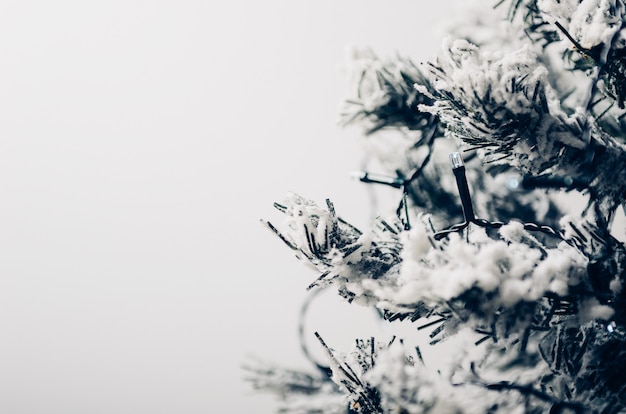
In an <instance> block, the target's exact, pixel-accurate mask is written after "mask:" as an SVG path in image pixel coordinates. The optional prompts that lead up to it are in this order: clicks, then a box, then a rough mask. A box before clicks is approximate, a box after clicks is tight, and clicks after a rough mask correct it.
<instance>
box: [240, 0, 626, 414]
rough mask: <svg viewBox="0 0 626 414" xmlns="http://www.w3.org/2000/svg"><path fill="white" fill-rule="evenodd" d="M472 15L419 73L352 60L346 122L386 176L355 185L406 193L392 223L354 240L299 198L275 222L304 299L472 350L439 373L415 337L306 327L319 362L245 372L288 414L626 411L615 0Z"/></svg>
mask: <svg viewBox="0 0 626 414" xmlns="http://www.w3.org/2000/svg"><path fill="white" fill-rule="evenodd" d="M474 7H475V11H476V13H475V16H474V17H471V16H470V15H469V14H465V15H464V21H465V23H464V24H455V25H453V28H452V29H451V30H450V33H449V35H450V36H449V38H448V40H446V41H445V42H444V45H443V47H442V52H441V53H440V54H439V55H438V56H437V57H436V58H434V59H433V60H432V61H430V62H427V63H423V64H419V65H418V64H415V63H413V62H412V61H411V60H410V59H408V58H404V57H394V58H391V59H386V60H385V59H379V58H378V57H376V56H375V55H374V54H373V53H372V52H371V51H367V50H366V51H361V52H358V53H355V54H354V56H353V65H352V66H353V69H354V70H353V78H354V90H353V95H352V96H350V97H349V98H348V99H347V100H346V103H345V110H344V112H343V113H342V121H343V123H345V124H355V123H359V124H361V125H362V126H363V127H364V131H365V139H366V140H367V141H368V142H369V143H372V142H374V143H376V145H370V148H375V150H373V152H374V155H376V156H377V157H378V161H379V162H378V164H377V165H378V168H384V169H385V171H368V172H363V173H362V174H361V175H360V178H361V181H363V182H364V183H368V185H387V186H391V187H395V188H397V189H398V200H399V205H398V208H397V210H396V211H395V214H391V215H390V217H386V218H379V219H377V220H376V221H375V222H374V223H373V225H372V228H371V230H368V231H362V230H359V229H357V228H356V227H354V226H352V225H350V224H349V222H348V221H346V220H344V219H343V218H342V217H340V216H339V214H338V212H336V211H335V208H334V206H333V204H332V202H331V201H327V203H326V205H325V206H318V205H316V204H315V203H313V202H311V201H309V200H306V199H304V198H302V197H300V196H298V195H295V194H290V195H289V196H288V197H287V199H286V200H284V201H283V202H280V203H276V208H277V209H278V210H280V212H282V213H284V217H285V223H284V224H283V225H276V226H275V225H273V224H271V223H269V222H267V223H266V224H267V226H268V227H269V228H270V229H271V230H272V231H273V232H274V233H275V234H276V235H277V236H278V237H279V238H280V239H282V241H283V242H284V243H285V244H286V245H287V246H288V247H289V248H290V249H292V250H293V251H294V252H295V254H296V255H297V256H298V257H299V258H300V259H302V260H305V261H308V262H310V263H311V264H313V265H314V266H315V267H316V268H317V270H318V271H319V273H320V275H319V277H318V278H317V279H316V280H314V281H313V282H312V283H311V284H310V286H309V289H312V290H315V289H321V288H324V287H328V288H333V289H336V290H337V291H338V292H339V294H340V295H341V296H343V297H344V298H345V299H346V300H348V301H349V302H351V303H353V304H355V306H359V305H360V306H370V307H374V308H376V309H377V310H378V311H379V313H380V315H381V318H383V319H385V320H387V321H394V320H401V321H403V323H406V324H413V325H415V327H416V329H418V328H420V329H424V328H428V329H430V330H431V333H430V337H431V340H432V342H431V344H430V345H426V346H433V347H437V346H440V344H441V343H443V342H445V341H446V340H449V339H450V338H454V337H462V338H464V341H465V343H467V342H468V341H469V344H466V345H465V346H462V347H458V348H457V351H456V352H455V354H454V356H455V359H454V360H453V361H451V363H449V364H448V365H446V366H441V367H437V368H436V369H435V368H433V366H432V365H429V363H428V361H424V360H423V358H422V353H421V352H420V346H422V347H423V346H424V345H423V344H413V343H410V342H409V341H405V340H403V339H402V338H393V339H391V340H390V341H389V340H387V341H380V340H377V339H375V338H365V339H357V340H356V343H355V347H354V349H351V350H334V349H333V348H332V344H331V343H328V344H327V343H326V340H325V338H322V337H321V336H319V335H318V334H316V336H317V340H318V342H319V346H321V347H322V348H323V349H324V350H325V351H326V353H327V356H328V360H327V363H326V365H324V364H319V363H318V364H317V365H318V369H317V370H312V371H311V372H299V371H290V370H286V369H281V368H279V367H276V366H273V365H270V364H268V365H256V366H252V367H248V368H247V369H248V376H249V379H250V381H251V382H252V384H253V386H254V387H256V388H258V389H263V390H268V391H274V392H277V393H278V394H279V395H281V396H282V397H283V399H284V404H283V408H282V409H281V410H282V412H286V413H346V412H348V413H500V412H510V413H607V414H608V413H623V412H626V286H625V284H626V249H625V247H624V245H623V243H621V242H620V241H618V239H616V238H615V237H614V236H613V235H612V232H614V231H615V229H614V228H613V227H614V226H613V219H614V216H615V213H616V210H617V209H618V208H624V203H625V199H626V198H625V197H626V145H625V142H624V141H625V138H626V108H625V106H626V104H625V103H626V28H625V27H624V26H625V24H626V4H625V2H624V1H623V0H508V1H505V0H503V1H500V2H499V3H498V4H488V3H487V2H482V3H481V4H478V3H476V4H475V5H474ZM468 22H469V23H468ZM391 131H394V132H395V134H396V135H395V138H396V139H394V140H388V139H387V137H388V135H389V134H390V132H391ZM398 134H399V135H398ZM398 136H400V137H401V139H397V137H398ZM374 173H376V174H374ZM568 192H579V193H581V194H583V195H584V197H585V198H586V203H587V204H586V207H585V208H584V209H581V211H577V210H576V209H575V208H571V206H563V204H560V203H559V202H558V198H559V197H560V195H562V194H563V193H568ZM344 217H345V216H344ZM461 342H463V341H461Z"/></svg>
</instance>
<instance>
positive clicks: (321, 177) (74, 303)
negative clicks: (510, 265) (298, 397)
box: [0, 0, 453, 414]
mask: <svg viewBox="0 0 626 414" xmlns="http://www.w3.org/2000/svg"><path fill="white" fill-rule="evenodd" d="M428 3H429V4H432V3H431V2H428ZM439 3H440V4H439V5H438V6H436V10H433V7H434V6H428V7H427V6H425V5H426V2H423V1H417V0H393V1H386V2H385V1H373V0H340V1H329V0H325V1H288V0H267V1H251V0H248V1H230V2H217V1H212V0H211V1H209V0H205V1H199V0H183V1H176V2H174V1H147V0H145V1H141V0H124V1H119V0H109V1H106V2H104V1H103V2H89V1H69V0H59V1H29V0H19V1H9V0H5V1H3V2H2V3H1V4H0V412H1V413H8V414H34V413H59V414H61V413H63V414H74V413H75V414H78V413H81V414H82V413H115V414H125V413H129V414H130V413H151V414H161V413H162V414H165V413H185V414H196V413H218V412H219V413H243V412H255V413H269V412H272V410H273V407H274V402H273V400H272V399H271V398H269V397H267V396H264V395H261V396H257V395H254V394H253V393H251V391H250V388H249V387H248V386H247V384H245V383H244V382H243V381H242V380H241V378H242V377H243V376H244V372H243V371H242V370H241V365H242V364H243V363H244V361H245V357H246V355H248V354H253V355H258V356H260V357H264V358H267V359H269V360H273V361H276V362H279V363H281V364H284V365H286V366H292V367H303V368H307V369H308V368H309V366H308V365H307V363H306V361H305V360H304V358H303V357H302V356H301V355H300V351H299V349H298V340H297V313H298V311H299V307H300V304H301V303H302V301H303V299H304V298H305V295H306V292H305V287H306V286H307V285H308V284H309V283H310V282H311V281H312V280H313V279H314V278H315V277H316V274H315V273H314V272H312V271H311V270H309V269H307V268H305V267H304V266H303V265H302V264H301V263H299V262H297V260H296V259H294V258H293V256H292V255H291V253H290V252H289V251H288V249H287V248H285V247H284V246H282V245H281V243H280V241H279V240H278V239H277V238H275V237H274V236H272V235H271V234H270V232H269V231H268V230H267V229H265V228H263V226H262V225H261V224H260V222H259V219H261V218H268V219H271V220H274V221H280V217H279V214H278V213H277V212H275V211H274V210H273V209H272V207H271V206H272V203H273V201H275V200H280V199H282V197H283V196H284V195H285V194H286V192H287V191H290V190H293V191H297V192H299V193H301V194H302V195H304V196H306V197H309V198H313V199H315V200H316V201H318V202H320V203H322V202H323V200H324V199H325V198H327V197H329V198H331V199H332V200H333V201H334V202H335V205H336V208H337V210H338V212H339V213H340V214H341V215H342V216H344V217H345V218H346V219H348V220H350V221H352V222H354V223H356V224H357V225H360V226H363V227H366V226H367V223H368V220H369V217H370V215H371V214H372V211H370V208H369V205H368V198H367V195H366V191H365V189H364V188H363V184H359V183H358V182H355V181H354V180H352V179H350V178H349V175H348V174H349V172H350V171H352V170H355V169H358V167H359V164H360V152H359V147H358V145H357V138H358V136H359V133H358V131H355V130H346V129H341V128H340V127H339V126H337V124H336V120H337V117H338V113H339V106H340V103H341V100H342V99H343V98H344V96H345V95H344V92H345V89H346V79H347V78H346V75H345V74H344V73H342V72H341V70H340V66H341V64H342V63H343V62H344V51H345V48H346V46H347V45H349V44H352V45H356V46H372V47H373V48H374V50H376V51H377V52H378V53H379V54H380V55H382V56H385V55H387V54H391V53H394V52H396V51H398V52H401V53H403V54H407V55H410V56H413V57H414V58H415V59H416V60H417V61H420V60H423V59H427V58H429V57H430V56H431V55H432V54H434V53H435V51H436V50H438V48H439V40H438V37H437V36H436V35H435V32H434V31H433V25H434V24H435V23H437V22H439V21H441V20H445V17H444V16H445V15H446V13H449V12H450V5H451V4H453V3H452V2H439ZM446 9H447V10H446ZM315 312H317V313H318V317H319V319H320V320H321V321H323V320H326V323H328V324H329V325H330V326H334V327H335V328H332V329H336V328H337V327H339V329H340V330H343V331H346V332H348V333H351V332H350V329H358V326H359V324H360V322H359V321H361V320H363V319H364V318H365V319H367V317H369V314H368V315H366V317H364V316H363V315H362V314H359V315H357V314H354V316H351V315H352V314H350V311H346V312H336V311H330V312H334V313H335V314H334V315H332V314H331V315H329V314H328V312H326V310H325V309H323V308H322V309H320V308H319V307H318V308H317V310H316V311H315ZM315 312H313V311H312V313H315ZM352 317H354V318H355V319H354V321H353V320H350V319H349V318H352ZM330 318H332V321H331V322H328V320H329V319H330ZM341 318H348V319H341ZM321 325H322V326H320V327H319V330H320V331H321V332H322V333H327V338H328V341H329V342H331V343H333V334H332V331H331V327H326V328H325V327H324V326H323V323H321ZM324 329H326V331H325V330H324ZM329 332H330V333H329ZM344 333H345V332H344ZM365 335H366V336H369V333H367V332H366V333H365Z"/></svg>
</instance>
